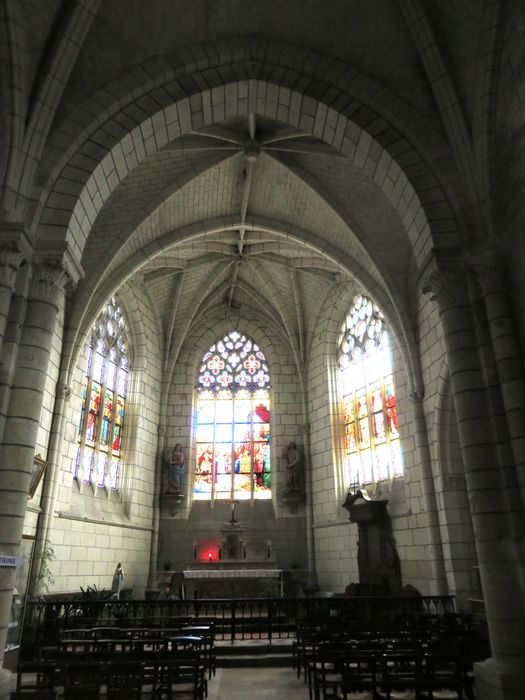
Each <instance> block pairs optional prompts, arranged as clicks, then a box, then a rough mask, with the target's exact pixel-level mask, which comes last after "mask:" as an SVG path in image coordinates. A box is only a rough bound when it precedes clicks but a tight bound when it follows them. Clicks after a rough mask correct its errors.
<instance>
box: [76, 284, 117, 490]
mask: <svg viewBox="0 0 525 700" xmlns="http://www.w3.org/2000/svg"><path fill="white" fill-rule="evenodd" d="M128 379H129V343H128V331H127V325H126V321H125V319H124V315H123V313H122V309H121V307H120V305H119V304H118V302H117V301H116V299H115V298H114V297H112V298H111V299H109V301H108V302H107V304H106V305H105V306H104V308H103V309H102V311H101V312H100V314H99V316H98V318H97V320H96V321H95V323H94V324H93V326H92V329H91V336H90V339H89V344H88V349H87V362H86V370H85V375H84V386H83V390H82V410H81V413H80V421H79V430H78V450H77V459H76V465H75V479H76V480H77V481H79V482H86V483H90V484H92V485H93V486H101V487H106V488H107V489H113V490H116V489H118V488H119V485H120V474H121V468H120V462H121V446H122V430H123V424H124V410H125V407H126V395H127V389H128Z"/></svg>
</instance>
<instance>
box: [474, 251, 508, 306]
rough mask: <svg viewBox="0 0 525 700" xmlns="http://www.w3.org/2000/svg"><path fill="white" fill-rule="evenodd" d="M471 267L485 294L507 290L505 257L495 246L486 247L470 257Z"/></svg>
mask: <svg viewBox="0 0 525 700" xmlns="http://www.w3.org/2000/svg"><path fill="white" fill-rule="evenodd" d="M469 265H470V268H471V270H472V271H473V272H474V274H475V276H476V279H477V281H478V283H479V286H480V287H481V291H482V293H483V294H489V293H490V292H503V291H505V290H506V289H507V279H506V277H505V262H504V257H503V254H502V253H501V251H500V250H499V249H498V248H496V247H495V246H492V245H491V246H486V247H485V248H483V249H481V250H477V251H475V252H473V253H472V254H471V255H470V257H469Z"/></svg>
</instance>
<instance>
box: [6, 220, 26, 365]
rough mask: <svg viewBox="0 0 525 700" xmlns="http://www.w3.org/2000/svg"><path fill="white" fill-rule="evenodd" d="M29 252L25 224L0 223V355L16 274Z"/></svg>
mask: <svg viewBox="0 0 525 700" xmlns="http://www.w3.org/2000/svg"><path fill="white" fill-rule="evenodd" d="M29 252H30V244H29V239H28V238H27V235H26V233H25V226H23V225H22V224H11V223H9V224H0V357H1V355H2V346H3V342H4V335H5V328H6V324H7V317H8V314H9V308H10V306H11V296H12V294H13V289H14V286H15V281H16V276H17V274H18V270H19V269H20V265H21V264H22V263H23V262H24V260H25V259H26V258H27V256H28V254H29Z"/></svg>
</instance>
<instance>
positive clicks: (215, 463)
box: [194, 331, 271, 500]
mask: <svg viewBox="0 0 525 700" xmlns="http://www.w3.org/2000/svg"><path fill="white" fill-rule="evenodd" d="M269 387H270V374H269V370H268V365H267V363H266V358H265V356H264V353H263V352H262V351H261V350H260V348H259V346H258V345H257V344H256V343H254V342H253V340H252V339H251V338H249V337H248V336H246V335H244V334H243V333H239V332H238V331H232V332H230V333H228V334H227V335H225V336H224V337H223V338H221V339H220V340H218V341H217V342H216V343H215V344H214V345H212V346H211V347H210V349H209V350H208V352H207V353H205V355H204V357H203V358H202V362H201V365H200V370H199V377H198V385H197V440H196V442H197V465H196V470H195V494H194V497H195V498H196V499H206V500H209V499H236V500H247V499H252V498H254V499H260V498H271V469H270V393H269Z"/></svg>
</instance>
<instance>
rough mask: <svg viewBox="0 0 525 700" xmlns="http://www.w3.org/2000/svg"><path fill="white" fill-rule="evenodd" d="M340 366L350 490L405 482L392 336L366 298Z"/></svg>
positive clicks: (358, 302)
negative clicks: (402, 478)
mask: <svg viewBox="0 0 525 700" xmlns="http://www.w3.org/2000/svg"><path fill="white" fill-rule="evenodd" d="M338 365H339V379H340V389H341V394H342V409H343V415H344V425H345V441H346V445H345V453H346V469H347V473H346V478H347V481H348V484H367V483H372V482H376V481H380V480H383V479H391V478H393V477H396V476H401V475H402V474H403V460H402V456H401V447H400V443H399V430H398V418H397V408H396V397H395V392H394V382H393V379H392V361H391V356H390V341H389V334H388V331H387V328H386V324H385V319H384V317H383V315H382V313H381V311H380V310H379V308H378V307H377V306H376V305H375V304H374V303H373V302H372V301H371V300H370V299H368V298H367V297H365V296H363V295H358V296H356V298H355V299H354V303H353V306H352V308H351V309H350V312H349V313H348V315H347V317H346V319H345V321H344V323H343V325H342V327H341V332H340V335H339V345H338Z"/></svg>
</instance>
